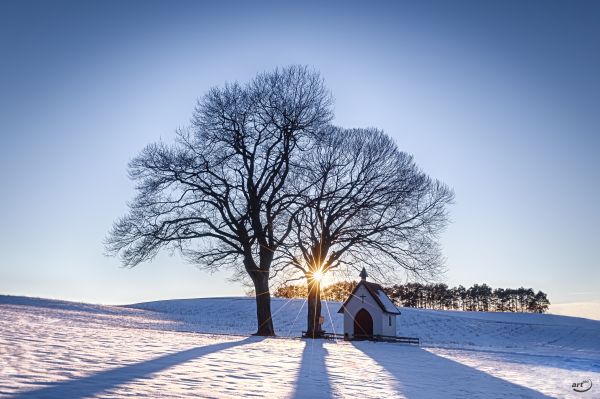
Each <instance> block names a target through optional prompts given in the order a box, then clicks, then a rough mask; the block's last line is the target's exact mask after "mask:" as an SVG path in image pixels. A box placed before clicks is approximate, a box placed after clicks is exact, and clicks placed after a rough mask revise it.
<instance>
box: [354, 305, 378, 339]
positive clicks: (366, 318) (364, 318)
mask: <svg viewBox="0 0 600 399" xmlns="http://www.w3.org/2000/svg"><path fill="white" fill-rule="evenodd" d="M354 338H355V339H372V338H373V318H372V317H371V315H370V314H369V312H368V311H367V310H366V309H361V310H359V311H358V313H357V314H356V317H355V318H354Z"/></svg>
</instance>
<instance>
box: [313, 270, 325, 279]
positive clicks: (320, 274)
mask: <svg viewBox="0 0 600 399" xmlns="http://www.w3.org/2000/svg"><path fill="white" fill-rule="evenodd" d="M323 277H324V276H323V271H322V270H321V269H319V270H317V271H316V272H314V273H313V278H314V279H315V280H317V281H321V280H322V279H323Z"/></svg>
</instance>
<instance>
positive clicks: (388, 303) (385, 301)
mask: <svg viewBox="0 0 600 399" xmlns="http://www.w3.org/2000/svg"><path fill="white" fill-rule="evenodd" d="M360 286H364V287H365V288H366V289H367V291H368V292H369V294H371V296H372V297H373V299H375V302H376V303H377V304H378V305H379V307H380V308H381V310H383V311H384V312H385V313H391V314H400V311H399V310H398V308H397V307H396V306H395V305H394V303H393V302H392V300H391V299H390V298H389V297H388V296H387V295H386V293H385V291H384V290H383V288H382V287H381V286H380V285H379V284H376V283H371V282H369V281H366V280H365V279H362V280H361V281H360V282H359V283H358V285H357V286H356V287H355V288H354V290H353V291H352V293H351V294H350V295H349V296H348V299H346V301H345V302H344V303H343V304H342V307H341V308H340V310H338V313H344V308H345V307H346V305H347V304H348V302H350V300H351V299H352V298H354V294H356V291H357V290H358V288H359V287H360Z"/></svg>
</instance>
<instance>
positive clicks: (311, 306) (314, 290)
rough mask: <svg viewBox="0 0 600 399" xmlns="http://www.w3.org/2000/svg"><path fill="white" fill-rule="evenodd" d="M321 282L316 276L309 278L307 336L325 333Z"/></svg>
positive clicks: (317, 335) (318, 335) (313, 336)
mask: <svg viewBox="0 0 600 399" xmlns="http://www.w3.org/2000/svg"><path fill="white" fill-rule="evenodd" d="M320 318H321V282H320V281H319V280H316V279H314V278H308V320H307V321H308V322H307V325H308V328H307V329H306V336H307V337H309V338H319V337H321V336H322V335H323V330H321V324H320V323H319V321H320Z"/></svg>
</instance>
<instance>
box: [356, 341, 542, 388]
mask: <svg viewBox="0 0 600 399" xmlns="http://www.w3.org/2000/svg"><path fill="white" fill-rule="evenodd" d="M353 345H354V346H355V347H356V348H357V349H358V350H360V351H362V352H363V353H365V354H366V355H368V356H369V357H370V358H372V359H373V360H374V361H375V362H377V363H378V364H379V365H380V366H382V367H383V368H385V369H386V371H388V372H389V373H390V374H391V375H393V376H394V378H395V379H396V381H397V384H398V385H397V390H398V391H399V392H401V393H402V394H404V395H406V397H407V398H410V399H413V398H444V399H445V398H449V397H462V398H494V397H499V396H502V397H507V398H509V397H510V398H534V399H542V398H544V399H545V398H550V396H546V395H544V394H542V393H541V392H538V391H536V390H533V389H530V388H527V387H525V386H521V385H518V384H513V383H511V382H509V381H506V380H503V379H501V378H497V377H494V376H492V375H490V374H488V373H485V372H483V371H480V370H477V369H475V368H472V367H469V366H465V365H464V364H461V363H458V362H455V361H453V360H450V359H446V358H444V357H442V356H438V355H435V354H433V353H431V352H429V351H426V350H425V349H423V348H420V347H411V346H404V345H398V344H390V343H373V342H359V343H356V342H353Z"/></svg>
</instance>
